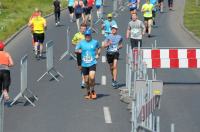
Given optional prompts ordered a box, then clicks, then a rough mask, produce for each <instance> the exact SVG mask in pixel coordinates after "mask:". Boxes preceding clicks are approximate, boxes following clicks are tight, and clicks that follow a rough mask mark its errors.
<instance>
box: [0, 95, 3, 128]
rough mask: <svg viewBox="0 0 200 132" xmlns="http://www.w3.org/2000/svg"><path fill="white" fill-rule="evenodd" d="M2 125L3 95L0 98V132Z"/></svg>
mask: <svg viewBox="0 0 200 132" xmlns="http://www.w3.org/2000/svg"><path fill="white" fill-rule="evenodd" d="M3 123H4V99H3V94H2V95H1V97H0V132H3Z"/></svg>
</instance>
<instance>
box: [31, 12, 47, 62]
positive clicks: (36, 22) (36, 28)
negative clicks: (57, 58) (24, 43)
mask: <svg viewBox="0 0 200 132" xmlns="http://www.w3.org/2000/svg"><path fill="white" fill-rule="evenodd" d="M28 25H29V27H32V26H33V38H34V42H35V57H36V58H37V59H39V57H42V49H43V42H44V32H45V29H46V27H47V24H46V20H45V19H44V18H43V17H42V13H41V11H39V14H38V16H37V17H35V18H33V19H31V21H30V22H29V24H28ZM38 47H39V53H38ZM38 55H39V56H38Z"/></svg>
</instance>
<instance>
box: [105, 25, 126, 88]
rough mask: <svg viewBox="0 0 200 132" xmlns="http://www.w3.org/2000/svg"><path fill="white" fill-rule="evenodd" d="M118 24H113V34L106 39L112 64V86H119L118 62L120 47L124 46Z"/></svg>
mask: <svg viewBox="0 0 200 132" xmlns="http://www.w3.org/2000/svg"><path fill="white" fill-rule="evenodd" d="M117 31H118V27H117V25H112V34H109V35H108V36H107V38H106V39H105V41H104V45H103V47H104V48H107V53H106V57H107V61H108V64H109V65H110V71H111V75H112V86H113V87H114V88H118V82H117V62H118V59H119V49H121V48H122V37H121V35H118V34H117Z"/></svg>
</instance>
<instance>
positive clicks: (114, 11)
mask: <svg viewBox="0 0 200 132" xmlns="http://www.w3.org/2000/svg"><path fill="white" fill-rule="evenodd" d="M117 1H118V0H113V12H112V14H114V17H117Z"/></svg>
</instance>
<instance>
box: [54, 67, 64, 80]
mask: <svg viewBox="0 0 200 132" xmlns="http://www.w3.org/2000/svg"><path fill="white" fill-rule="evenodd" d="M52 71H54V72H55V73H57V74H58V75H59V76H61V77H62V78H64V76H63V75H62V74H61V73H60V72H58V71H56V70H55V69H54V68H53V69H52Z"/></svg>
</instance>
